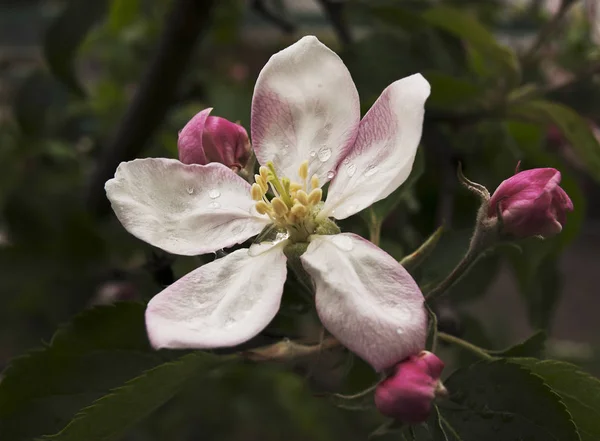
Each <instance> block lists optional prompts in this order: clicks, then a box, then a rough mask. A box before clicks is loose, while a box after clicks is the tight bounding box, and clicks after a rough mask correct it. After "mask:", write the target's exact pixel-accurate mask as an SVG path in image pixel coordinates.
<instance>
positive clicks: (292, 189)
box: [290, 182, 304, 193]
mask: <svg viewBox="0 0 600 441" xmlns="http://www.w3.org/2000/svg"><path fill="white" fill-rule="evenodd" d="M303 188H304V185H302V184H298V183H297V182H292V183H291V184H290V193H294V192H296V191H298V190H302V189H303Z"/></svg>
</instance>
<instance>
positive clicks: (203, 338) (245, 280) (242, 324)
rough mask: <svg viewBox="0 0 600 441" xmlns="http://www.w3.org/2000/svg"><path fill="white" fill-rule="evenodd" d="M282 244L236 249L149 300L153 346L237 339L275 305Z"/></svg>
mask: <svg viewBox="0 0 600 441" xmlns="http://www.w3.org/2000/svg"><path fill="white" fill-rule="evenodd" d="M286 260H287V259H286V257H285V255H284V254H283V246H281V245H278V246H274V247H272V248H271V249H270V250H268V251H266V252H263V253H260V254H257V255H250V254H249V250H248V249H241V250H237V251H234V252H233V253H231V254H229V255H227V256H226V257H223V258H221V259H218V260H215V261H214V262H211V263H208V264H206V265H204V266H201V267H200V268H198V269H196V270H194V271H192V272H191V273H189V274H188V275H186V276H184V277H182V278H181V279H179V280H178V281H177V282H175V283H174V284H172V285H171V286H169V287H168V288H167V289H165V290H164V291H162V292H161V293H159V294H157V295H156V296H155V297H154V298H153V299H152V300H151V301H150V303H148V308H147V310H146V328H147V331H148V337H149V339H150V342H151V343H152V346H153V347H154V348H157V349H158V348H197V349H202V348H216V347H228V346H235V345H238V344H241V343H243V342H245V341H247V340H249V339H251V338H252V337H254V336H255V335H257V334H258V333H259V332H260V331H262V330H263V329H264V328H265V327H266V326H267V325H268V324H269V322H270V321H271V320H272V319H273V317H275V314H277V311H278V310H279V304H280V302H281V295H282V293H283V283H284V282H285V277H286V273H287V269H286Z"/></svg>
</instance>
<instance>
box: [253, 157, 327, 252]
mask: <svg viewBox="0 0 600 441" xmlns="http://www.w3.org/2000/svg"><path fill="white" fill-rule="evenodd" d="M259 173H260V174H258V175H254V180H255V183H254V184H252V189H251V190H250V191H251V195H252V199H254V200H255V201H257V202H256V211H258V212H259V213H260V214H266V215H267V216H269V217H270V218H271V220H272V221H273V224H275V226H276V227H279V228H282V229H286V230H287V231H288V233H289V235H290V239H291V240H292V241H293V242H305V241H306V240H307V238H308V236H310V235H311V234H313V233H314V232H315V230H316V228H317V227H318V223H317V222H316V221H315V217H316V215H317V213H318V212H319V210H320V207H321V206H322V203H321V197H322V196H323V191H322V190H321V189H320V188H319V178H318V177H317V175H313V176H312V177H311V178H310V180H309V179H308V161H304V162H303V163H302V164H300V168H299V169H298V175H299V176H300V179H301V180H302V182H292V181H290V180H289V179H288V178H279V176H277V173H276V172H275V167H274V166H273V163H272V162H270V161H269V162H267V165H266V166H262V167H260V169H259ZM269 189H271V192H272V194H273V197H272V198H271V199H270V200H269V198H268V197H267V192H268V191H269Z"/></svg>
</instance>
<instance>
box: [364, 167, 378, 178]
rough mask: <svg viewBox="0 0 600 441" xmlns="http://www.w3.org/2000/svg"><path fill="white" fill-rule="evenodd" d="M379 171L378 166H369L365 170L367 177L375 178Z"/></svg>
mask: <svg viewBox="0 0 600 441" xmlns="http://www.w3.org/2000/svg"><path fill="white" fill-rule="evenodd" d="M377 170H378V168H377V166H376V165H369V166H368V167H367V169H366V170H365V176H373V175H374V174H375V173H377Z"/></svg>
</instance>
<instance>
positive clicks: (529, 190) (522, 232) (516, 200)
mask: <svg viewBox="0 0 600 441" xmlns="http://www.w3.org/2000/svg"><path fill="white" fill-rule="evenodd" d="M559 183H560V172H559V171H558V170H556V169H553V168H534V169H532V170H525V171H522V172H520V173H517V174H515V175H514V176H512V177H510V178H508V179H507V180H505V181H504V182H502V183H501V184H500V186H498V188H497V189H496V191H495V192H494V194H493V195H492V197H491V199H490V201H489V206H488V209H487V217H488V219H491V220H494V219H496V218H498V217H499V218H500V219H499V221H500V222H501V228H502V230H501V232H502V233H505V234H509V235H511V236H513V237H516V238H524V237H529V236H543V237H548V236H553V235H555V234H558V233H560V232H561V231H562V228H563V226H564V225H565V222H566V213H567V212H568V211H573V203H572V202H571V199H570V198H569V196H568V195H567V193H565V191H564V190H563V189H562V188H561V187H559V185H558V184H559Z"/></svg>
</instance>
